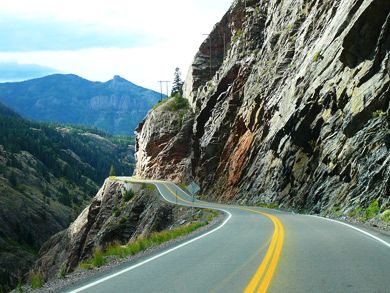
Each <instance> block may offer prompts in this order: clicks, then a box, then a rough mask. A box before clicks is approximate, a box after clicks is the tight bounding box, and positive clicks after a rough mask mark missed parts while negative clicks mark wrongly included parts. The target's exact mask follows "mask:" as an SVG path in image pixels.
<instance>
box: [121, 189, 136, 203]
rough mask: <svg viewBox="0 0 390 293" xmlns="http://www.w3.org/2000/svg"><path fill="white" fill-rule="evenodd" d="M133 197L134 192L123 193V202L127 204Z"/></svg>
mask: <svg viewBox="0 0 390 293" xmlns="http://www.w3.org/2000/svg"><path fill="white" fill-rule="evenodd" d="M134 195H135V193H134V191H133V190H132V189H130V190H127V191H126V192H125V194H124V195H123V200H124V201H126V202H127V201H129V200H130V199H132V198H133V197H134Z"/></svg>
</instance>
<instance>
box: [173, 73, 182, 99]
mask: <svg viewBox="0 0 390 293" xmlns="http://www.w3.org/2000/svg"><path fill="white" fill-rule="evenodd" d="M183 84H184V82H183V81H182V80H181V73H180V69H179V67H176V69H175V73H174V76H173V85H172V92H171V96H172V97H173V96H175V95H176V94H177V93H179V94H180V95H181V96H182V95H183Z"/></svg>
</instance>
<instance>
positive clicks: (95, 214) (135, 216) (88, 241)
mask: <svg viewBox="0 0 390 293" xmlns="http://www.w3.org/2000/svg"><path fill="white" fill-rule="evenodd" d="M191 219H192V215H191V210H190V209H188V208H187V209H186V208H182V207H176V206H173V205H170V204H168V203H165V202H163V201H162V200H160V199H159V198H158V191H157V189H156V188H155V187H154V186H153V185H148V184H133V183H129V182H123V181H117V180H116V179H107V180H106V181H105V183H104V184H103V186H102V188H101V189H100V190H99V192H98V193H97V194H96V196H95V197H94V198H93V200H92V202H91V204H90V205H89V206H87V207H86V208H85V209H84V211H83V212H82V213H81V214H80V215H79V216H78V218H77V219H76V220H75V221H74V222H73V223H72V224H71V225H70V226H69V227H68V228H67V229H65V230H63V231H62V232H59V233H58V234H56V235H54V236H53V237H51V238H50V240H49V241H47V242H46V243H45V244H44V245H43V246H42V248H41V250H40V252H39V259H38V261H37V262H36V264H35V267H34V271H36V272H37V271H39V272H41V273H42V274H43V276H44V278H45V279H53V278H55V277H56V275H57V274H58V272H59V271H60V268H62V269H65V271H66V272H67V273H68V272H71V271H73V270H74V269H75V268H76V267H77V266H78V264H79V262H81V261H84V260H86V259H88V258H90V257H91V255H92V254H93V252H94V250H95V249H96V248H98V247H100V248H105V247H106V246H107V245H109V244H111V243H113V242H119V243H121V244H122V245H124V244H127V243H128V242H130V241H132V240H135V239H136V238H137V237H138V236H147V235H149V234H150V233H151V232H156V231H161V230H164V229H168V228H171V227H176V226H178V225H180V224H183V223H185V222H187V220H191Z"/></svg>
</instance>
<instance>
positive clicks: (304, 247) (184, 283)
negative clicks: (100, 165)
mask: <svg viewBox="0 0 390 293" xmlns="http://www.w3.org/2000/svg"><path fill="white" fill-rule="evenodd" d="M120 179H127V180H130V178H129V177H126V178H125V177H121V178H120ZM149 182H151V181H149ZM153 183H154V184H156V186H157V188H158V190H159V191H160V195H161V197H162V199H163V200H166V201H169V202H171V203H173V204H179V205H185V206H186V205H187V206H188V205H192V204H193V203H192V198H191V197H190V196H189V195H188V194H186V193H185V192H184V191H182V190H181V189H180V188H179V187H177V186H176V185H174V184H172V183H168V182H162V181H153ZM194 205H195V206H197V207H205V208H214V209H219V210H223V211H224V212H225V213H226V215H227V216H226V218H225V220H224V222H223V223H222V224H220V225H219V226H218V227H216V228H214V229H213V230H211V231H208V232H207V233H205V234H203V235H200V236H198V237H196V238H194V239H191V240H189V241H187V242H184V243H181V244H178V245H177V246H175V247H173V248H168V249H167V250H165V251H162V252H161V251H158V252H156V253H155V254H154V255H151V256H150V255H149V256H147V257H146V258H144V259H139V260H137V261H136V262H132V263H129V264H126V265H125V266H120V267H119V268H118V269H116V270H115V271H111V272H109V273H105V274H103V275H98V276H95V277H93V278H92V279H87V280H83V281H82V282H80V283H77V284H74V285H73V286H72V287H68V288H66V292H112V293H117V292H390V244H389V243H390V237H389V236H388V235H385V234H380V233H378V232H375V231H368V230H364V229H363V230H362V229H361V228H360V229H358V230H357V228H355V227H352V226H347V225H345V224H342V223H340V222H335V221H331V220H328V219H324V218H320V217H314V216H307V215H299V214H291V213H285V212H280V211H277V210H271V209H263V208H257V207H240V206H227V205H220V204H213V203H207V202H203V201H199V200H195V202H194Z"/></svg>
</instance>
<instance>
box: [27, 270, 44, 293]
mask: <svg viewBox="0 0 390 293" xmlns="http://www.w3.org/2000/svg"><path fill="white" fill-rule="evenodd" d="M30 283H31V289H39V288H42V287H43V284H44V283H45V280H44V278H43V274H42V273H41V272H40V271H32V272H31V273H30Z"/></svg>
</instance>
